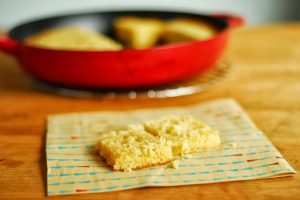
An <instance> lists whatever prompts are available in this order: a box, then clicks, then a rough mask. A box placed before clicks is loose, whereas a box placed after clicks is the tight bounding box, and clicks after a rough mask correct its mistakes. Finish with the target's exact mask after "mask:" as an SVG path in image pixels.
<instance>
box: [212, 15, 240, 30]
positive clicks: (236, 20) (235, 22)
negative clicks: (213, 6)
mask: <svg viewBox="0 0 300 200" xmlns="http://www.w3.org/2000/svg"><path fill="white" fill-rule="evenodd" d="M212 16H213V17H215V18H218V19H221V20H224V21H226V22H227V23H228V24H229V27H230V28H236V27H240V26H243V25H244V24H245V19H244V18H243V17H241V16H237V15H231V14H227V13H214V14H212Z"/></svg>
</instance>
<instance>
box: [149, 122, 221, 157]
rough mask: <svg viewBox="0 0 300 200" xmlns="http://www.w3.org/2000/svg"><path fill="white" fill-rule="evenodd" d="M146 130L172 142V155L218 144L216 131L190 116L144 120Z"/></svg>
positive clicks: (219, 141) (218, 138) (218, 137)
mask: <svg viewBox="0 0 300 200" xmlns="http://www.w3.org/2000/svg"><path fill="white" fill-rule="evenodd" d="M144 128H145V130H146V131H147V132H149V133H151V134H152V135H154V136H156V137H160V138H165V139H166V140H167V141H171V142H172V151H173V154H174V155H184V154H189V153H193V152H197V151H200V150H203V149H209V148H214V147H217V146H219V145H220V143H221V140H220V136H219V134H218V131H216V130H214V129H212V128H210V127H209V126H208V125H206V124H204V123H202V122H201V121H199V120H197V119H195V118H194V117H192V116H167V117H163V118H161V119H157V120H147V121H145V122H144Z"/></svg>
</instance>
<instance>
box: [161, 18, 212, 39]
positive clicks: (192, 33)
mask: <svg viewBox="0 0 300 200" xmlns="http://www.w3.org/2000/svg"><path fill="white" fill-rule="evenodd" d="M216 32H217V29H216V28H215V27H214V26H213V25H212V24H209V23H208V22H205V21H202V20H197V19H190V18H177V19H174V20H171V21H169V22H168V23H167V24H166V26H165V29H164V32H163V34H162V38H163V40H164V41H165V42H167V43H176V42H186V41H194V40H205V39H209V38H211V37H213V36H214V35H215V34H216Z"/></svg>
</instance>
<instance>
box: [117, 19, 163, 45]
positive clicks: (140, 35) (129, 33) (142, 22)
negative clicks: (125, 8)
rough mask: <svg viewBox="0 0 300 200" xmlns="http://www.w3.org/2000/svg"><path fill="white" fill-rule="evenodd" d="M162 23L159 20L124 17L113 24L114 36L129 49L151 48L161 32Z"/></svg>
mask: <svg viewBox="0 0 300 200" xmlns="http://www.w3.org/2000/svg"><path fill="white" fill-rule="evenodd" d="M163 24H164V23H163V22H162V21H160V20H159V19H155V18H146V17H134V16H124V17H121V18H119V19H117V20H116V21H115V23H114V28H115V31H116V35H117V37H118V38H119V40H120V41H122V42H123V43H125V44H126V45H127V46H128V47H129V48H133V49H144V48H149V47H153V46H154V45H155V44H156V43H157V41H158V40H159V37H160V35H161V33H162V31H163V26H164V25H163Z"/></svg>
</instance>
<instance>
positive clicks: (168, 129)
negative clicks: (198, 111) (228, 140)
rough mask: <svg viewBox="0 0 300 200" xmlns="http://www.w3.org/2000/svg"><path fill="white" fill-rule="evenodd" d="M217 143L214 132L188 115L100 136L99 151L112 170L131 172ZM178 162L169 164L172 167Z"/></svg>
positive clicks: (136, 125)
mask: <svg viewBox="0 0 300 200" xmlns="http://www.w3.org/2000/svg"><path fill="white" fill-rule="evenodd" d="M219 145H220V137H219V135H218V131H216V130H214V129H212V128H210V127H209V126H207V125H205V124H204V123H202V122H200V121H198V120H196V119H195V118H193V117H192V116H167V117H163V118H161V119H157V120H147V121H145V122H143V124H134V125H128V126H127V128H126V129H124V130H116V131H112V132H109V133H106V134H103V135H101V136H100V142H99V153H100V155H101V156H103V157H104V158H105V159H106V163H107V164H108V165H109V166H112V167H113V169H114V170H124V171H131V170H132V169H139V168H145V167H150V166H154V165H159V164H165V163H168V162H171V161H173V160H175V159H177V158H178V156H183V157H185V158H189V157H191V155H190V153H193V152H197V151H200V150H203V149H208V148H214V147H217V146H219ZM178 162H179V161H178V160H177V161H176V160H175V161H174V162H173V163H172V165H173V167H174V168H177V167H178Z"/></svg>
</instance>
